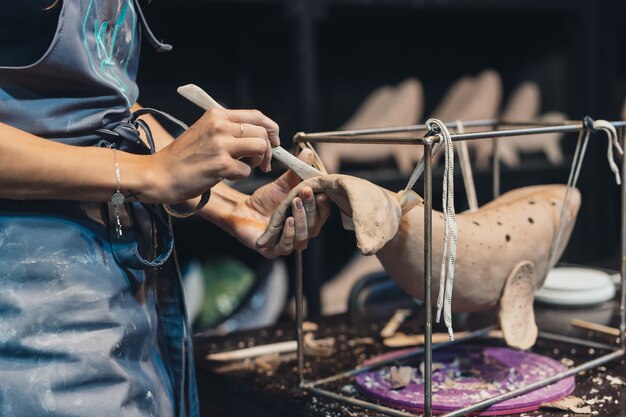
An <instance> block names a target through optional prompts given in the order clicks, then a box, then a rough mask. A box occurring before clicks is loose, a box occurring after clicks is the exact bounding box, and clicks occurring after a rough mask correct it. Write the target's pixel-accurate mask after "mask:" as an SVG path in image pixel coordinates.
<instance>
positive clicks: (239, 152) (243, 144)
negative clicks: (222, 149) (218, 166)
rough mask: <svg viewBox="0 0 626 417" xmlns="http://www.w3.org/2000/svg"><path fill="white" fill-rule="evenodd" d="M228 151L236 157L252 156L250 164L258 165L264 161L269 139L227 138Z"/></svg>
mask: <svg viewBox="0 0 626 417" xmlns="http://www.w3.org/2000/svg"><path fill="white" fill-rule="evenodd" d="M225 146H226V151H227V152H228V153H229V154H230V155H231V156H232V157H233V158H235V159H239V158H251V159H249V160H248V161H246V162H247V163H248V165H250V166H252V167H256V166H258V165H259V164H260V163H261V161H263V156H264V155H265V151H266V149H267V141H266V140H265V139H263V138H251V137H248V138H243V139H240V138H226V140H225Z"/></svg>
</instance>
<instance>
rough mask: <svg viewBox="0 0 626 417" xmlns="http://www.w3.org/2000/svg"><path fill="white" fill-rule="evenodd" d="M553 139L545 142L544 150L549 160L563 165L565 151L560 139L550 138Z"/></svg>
mask: <svg viewBox="0 0 626 417" xmlns="http://www.w3.org/2000/svg"><path fill="white" fill-rule="evenodd" d="M550 139H551V140H549V141H546V142H545V146H544V147H543V151H544V152H545V153H546V156H547V157H548V160H549V161H550V162H552V163H553V164H554V165H561V163H562V162H563V152H561V146H560V145H559V141H558V139H554V138H550Z"/></svg>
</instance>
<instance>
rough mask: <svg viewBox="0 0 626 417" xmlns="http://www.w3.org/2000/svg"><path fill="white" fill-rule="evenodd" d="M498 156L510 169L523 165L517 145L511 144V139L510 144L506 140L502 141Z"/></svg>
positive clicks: (499, 145)
mask: <svg viewBox="0 0 626 417" xmlns="http://www.w3.org/2000/svg"><path fill="white" fill-rule="evenodd" d="M498 156H499V157H500V160H501V161H502V162H504V164H506V166H508V167H510V168H515V167H518V166H519V164H520V163H521V161H520V159H519V155H518V154H517V148H516V147H515V143H513V142H511V139H509V141H508V142H507V140H506V139H505V140H503V141H500V143H499V144H498Z"/></svg>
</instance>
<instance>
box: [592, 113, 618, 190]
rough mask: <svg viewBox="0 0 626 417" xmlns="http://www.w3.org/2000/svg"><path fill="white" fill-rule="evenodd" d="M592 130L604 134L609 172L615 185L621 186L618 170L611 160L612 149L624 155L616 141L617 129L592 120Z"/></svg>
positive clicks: (604, 122) (609, 124) (604, 121)
mask: <svg viewBox="0 0 626 417" xmlns="http://www.w3.org/2000/svg"><path fill="white" fill-rule="evenodd" d="M593 128H594V129H596V130H602V131H604V132H605V133H606V137H607V139H608V141H609V142H608V147H607V149H606V157H607V159H608V160H609V167H611V171H613V173H614V174H615V182H616V183H617V185H621V183H622V182H621V180H620V175H619V168H618V167H617V164H616V163H615V160H614V159H613V147H615V149H617V152H619V154H620V155H624V150H623V149H622V147H621V145H620V144H619V140H618V139H617V129H615V126H613V125H612V124H611V123H609V122H607V121H606V120H594V122H593Z"/></svg>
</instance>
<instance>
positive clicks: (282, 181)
mask: <svg viewBox="0 0 626 417" xmlns="http://www.w3.org/2000/svg"><path fill="white" fill-rule="evenodd" d="M299 158H300V159H301V160H303V161H305V162H307V163H311V162H312V161H313V154H312V153H311V152H310V151H308V150H305V151H303V152H302V153H301V154H300V155H299ZM300 181H301V180H300V178H298V176H297V175H296V174H294V173H293V172H292V171H288V172H287V173H285V174H284V175H282V176H281V177H280V178H278V179H277V180H276V181H274V182H272V183H270V184H267V185H265V186H263V187H261V188H259V189H258V190H256V191H255V192H254V194H252V195H251V196H249V197H247V198H245V199H243V200H242V201H240V202H239V203H238V204H237V205H236V206H235V207H234V209H233V211H232V212H231V213H230V215H229V216H228V218H227V222H228V224H229V225H230V227H229V228H230V231H231V232H232V234H233V235H235V236H236V237H237V238H238V239H239V240H240V241H241V242H243V243H244V244H245V245H246V246H248V247H250V248H253V249H255V250H257V251H259V252H260V253H261V254H262V255H263V256H265V257H267V258H270V259H271V258H276V257H278V256H283V255H288V254H289V253H291V252H292V251H293V250H294V249H295V250H303V249H305V248H306V247H307V244H308V241H309V239H311V238H313V237H315V236H317V235H318V234H319V232H320V229H321V228H322V226H323V225H324V223H325V222H326V219H328V215H329V213H330V205H329V203H328V197H327V196H326V195H325V194H318V195H317V196H316V195H314V194H313V190H312V189H311V188H309V187H304V188H303V189H302V190H301V191H300V193H299V194H298V197H296V198H294V200H293V202H292V204H291V208H292V212H293V216H291V217H288V218H287V219H285V224H284V227H283V234H282V236H281V239H280V241H279V243H278V245H276V246H275V247H274V248H265V249H260V250H259V248H257V247H256V241H257V239H258V238H259V237H260V236H261V234H262V233H263V232H264V231H265V229H266V228H267V225H268V222H269V219H270V217H271V215H272V213H273V212H274V210H275V209H276V207H277V206H278V204H280V202H281V201H282V200H283V199H284V198H285V197H286V196H287V194H288V193H289V191H290V190H291V189H292V188H293V187H295V186H296V185H297V184H299V183H300Z"/></svg>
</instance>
